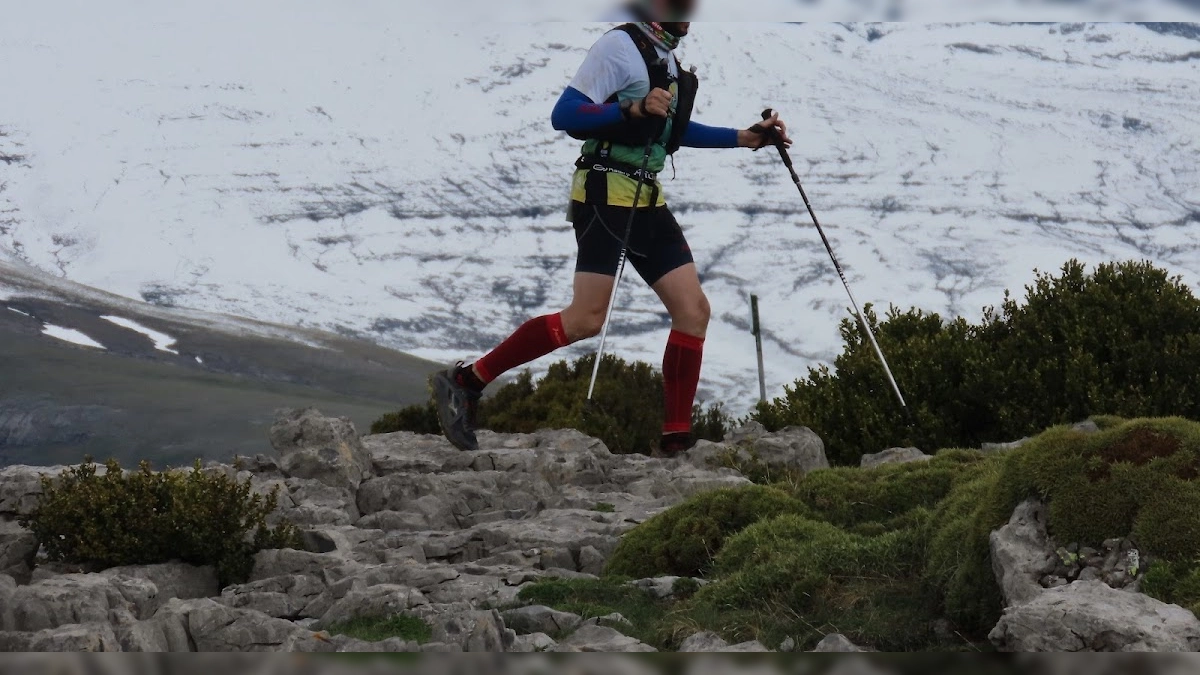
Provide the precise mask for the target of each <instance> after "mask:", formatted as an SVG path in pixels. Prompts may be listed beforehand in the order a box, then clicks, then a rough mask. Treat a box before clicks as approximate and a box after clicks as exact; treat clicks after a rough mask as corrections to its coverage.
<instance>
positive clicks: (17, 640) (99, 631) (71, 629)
mask: <svg viewBox="0 0 1200 675" xmlns="http://www.w3.org/2000/svg"><path fill="white" fill-rule="evenodd" d="M119 651H121V644H120V642H118V641H117V636H116V635H115V634H114V633H113V629H112V626H110V625H109V624H107V623H89V624H66V625H62V626H57V627H55V628H45V629H43V630H39V631H37V632H33V633H18V632H0V652H119Z"/></svg>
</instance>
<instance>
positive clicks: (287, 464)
mask: <svg viewBox="0 0 1200 675" xmlns="http://www.w3.org/2000/svg"><path fill="white" fill-rule="evenodd" d="M271 446H272V447H274V448H275V451H276V452H278V453H279V469H280V471H281V472H282V473H283V475H284V476H287V477H289V478H310V479H313V480H317V481H320V482H321V483H324V484H325V485H328V486H329V487H333V488H345V489H349V490H357V489H358V486H359V484H360V483H362V481H363V480H364V479H366V478H368V477H370V476H371V471H372V465H371V455H370V453H368V452H367V450H366V448H365V447H363V444H362V441H361V440H360V439H359V437H358V432H357V431H356V430H355V429H354V424H353V423H352V422H351V421H350V420H349V419H347V418H344V417H338V418H334V417H325V416H324V415H322V414H321V413H320V411H318V410H317V409H315V408H306V409H304V410H290V411H284V412H283V413H282V414H281V415H280V416H279V418H278V419H276V420H275V424H273V425H272V426H271Z"/></svg>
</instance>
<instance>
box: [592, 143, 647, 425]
mask: <svg viewBox="0 0 1200 675" xmlns="http://www.w3.org/2000/svg"><path fill="white" fill-rule="evenodd" d="M663 124H664V125H665V124H666V122H665V121H664V122H663ZM661 133H662V130H661V128H660V129H659V130H658V132H657V133H651V134H650V138H648V139H646V150H645V151H644V152H643V153H642V170H641V171H639V172H638V174H637V179H636V180H637V189H635V190H634V191H633V208H632V209H630V210H629V222H628V223H626V225H625V238H624V239H622V240H621V256H620V257H619V258H618V259H617V276H616V278H615V279H613V287H612V293H610V294H609V296H608V311H607V312H605V314H604V326H603V327H601V329H600V349H598V350H597V351H596V362H595V363H594V364H592V381H591V383H590V384H588V393H587V402H588V403H590V402H591V400H592V392H593V391H595V389H596V377H597V376H598V375H599V374H600V359H601V358H602V357H603V356H604V343H605V341H607V340H608V324H609V322H610V321H612V314H613V307H615V306H616V304H617V288H618V287H619V286H620V285H621V276H622V275H623V274H624V273H625V260H626V258H628V257H629V256H628V251H629V236H630V235H631V234H632V233H633V218H634V216H636V215H637V209H638V200H640V199H641V198H642V179H643V178H645V176H646V169H647V168H649V166H650V151H651V150H653V149H654V139H656V138H658V136H659V135H660V134H661Z"/></svg>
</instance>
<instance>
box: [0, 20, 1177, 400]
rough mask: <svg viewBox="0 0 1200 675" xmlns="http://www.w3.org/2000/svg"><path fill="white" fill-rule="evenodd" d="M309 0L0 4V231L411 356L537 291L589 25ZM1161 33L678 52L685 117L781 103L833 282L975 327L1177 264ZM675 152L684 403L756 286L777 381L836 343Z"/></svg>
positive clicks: (732, 343) (797, 206) (811, 259)
mask: <svg viewBox="0 0 1200 675" xmlns="http://www.w3.org/2000/svg"><path fill="white" fill-rule="evenodd" d="M327 4H328V5H329V6H328V7H327V8H324V9H322V8H321V7H314V6H306V7H307V9H308V11H305V12H297V11H290V10H288V9H287V6H288V4H287V3H283V2H262V3H253V4H247V5H243V6H235V5H233V4H231V3H227V2H215V3H206V5H205V11H203V12H201V11H198V10H186V9H180V8H176V7H174V6H163V3H157V4H150V3H142V2H137V1H136V0H115V1H114V2H109V3H103V7H94V6H92V5H90V4H85V3H78V5H77V6H74V7H73V9H72V11H70V12H63V11H61V8H57V9H48V8H47V6H46V5H43V4H40V3H25V4H23V5H21V6H20V7H19V8H15V9H12V10H9V11H8V12H7V14H8V15H7V16H6V17H5V30H4V32H3V38H2V39H0V64H2V66H0V92H4V93H5V95H4V97H3V99H2V101H0V247H6V248H8V249H9V250H10V251H12V252H14V253H15V254H16V255H18V256H20V257H21V258H23V259H24V260H26V261H28V262H30V263H32V264H34V265H36V266H38V267H40V268H42V269H45V270H50V271H53V272H55V273H58V274H61V275H64V276H66V277H68V278H70V279H71V280H73V281H77V282H80V283H84V284H87V285H91V286H95V287H97V288H101V289H104V290H106V291H111V292H115V293H118V294H122V295H125V296H128V297H131V298H140V299H146V300H148V301H150V302H154V303H158V304H162V305H175V306H181V307H189V308H197V309H202V310H208V311H219V312H227V313H233V314H239V315H244V316H249V317H254V318H258V319H263V320H266V321H271V322H276V323H284V324H292V325H300V326H311V327H318V328H323V329H330V330H335V331H340V332H343V333H348V334H357V335H363V336H367V337H369V338H371V339H373V340H376V341H378V342H380V343H382V344H385V345H388V346H390V347H395V348H398V349H401V350H404V351H407V352H409V353H413V354H416V355H420V356H423V357H428V358H433V359H438V360H450V359H455V358H463V357H470V356H476V355H478V354H479V353H480V352H481V351H482V350H485V349H487V348H489V347H491V346H492V345H493V344H494V343H495V342H496V341H497V340H499V339H501V338H503V337H504V336H505V335H507V333H508V332H509V331H510V330H511V329H513V328H514V327H515V326H517V325H519V324H520V322H521V321H522V320H524V319H525V318H527V317H528V316H530V315H534V314H537V313H542V312H548V311H555V310H557V309H559V308H561V307H562V306H563V305H564V304H565V303H566V302H567V301H568V300H569V290H570V283H569V280H570V273H571V270H572V265H573V256H574V240H573V237H572V234H571V231H570V229H569V226H568V225H567V223H566V222H565V221H564V218H563V214H564V207H565V200H566V191H567V179H568V175H569V167H570V165H571V162H572V161H573V159H574V157H575V156H576V153H577V151H578V146H577V144H576V143H575V142H574V141H571V140H569V139H567V138H566V137H565V136H562V135H560V134H557V133H555V132H554V131H553V130H552V129H551V128H550V125H549V112H550V109H551V107H552V105H553V103H554V101H555V100H556V98H557V96H558V94H559V92H560V91H561V90H562V88H563V86H564V85H565V83H566V82H567V81H568V80H569V78H570V76H571V74H572V73H573V72H574V69H575V68H576V67H577V66H578V64H579V62H580V60H581V59H582V58H583V56H584V54H585V53H586V50H587V48H588V46H590V44H591V42H592V41H593V40H594V39H595V38H596V37H597V36H598V35H599V34H600V33H601V32H603V31H604V30H606V29H607V27H608V26H606V25H600V24H565V23H554V24H537V25H531V24H457V25H449V24H425V23H413V22H411V21H406V19H405V16H404V10H403V9H402V8H400V7H396V6H394V5H395V3H392V4H380V3H364V4H362V6H361V8H360V9H358V10H348V9H345V8H342V7H337V8H335V7H334V6H333V5H332V4H330V3H327ZM1161 30H1162V29H1161V28H1160V29H1159V30H1158V31H1156V30H1152V29H1150V28H1147V27H1144V26H1137V25H1118V24H1106V25H1045V24H1042V25H992V24H968V25H929V26H923V25H904V24H887V25H850V26H842V25H835V24H820V25H817V24H806V25H763V24H748V23H739V24H697V25H695V26H694V27H693V34H692V36H690V37H689V38H688V39H687V41H686V47H685V48H684V49H682V50H681V52H682V55H683V58H684V63H685V65H695V66H696V67H697V69H698V74H699V75H700V77H701V93H700V99H699V102H698V111H697V118H698V119H699V120H701V121H703V122H706V123H709V124H725V125H738V126H746V125H749V124H750V123H751V122H753V121H754V120H755V119H756V118H757V117H758V113H759V111H760V110H761V109H762V108H763V107H766V106H768V105H769V106H773V107H776V108H778V109H780V110H781V111H782V112H783V113H784V114H785V118H786V119H788V120H789V121H790V123H791V126H792V129H793V136H794V137H795V138H796V140H797V144H796V148H795V149H794V150H793V153H792V154H793V156H794V157H796V158H797V161H798V164H799V168H800V172H801V177H802V179H803V180H804V181H805V187H806V189H807V190H808V192H809V195H810V197H811V199H812V200H813V202H814V206H815V207H816V209H817V212H818V214H819V215H820V216H821V218H822V223H823V224H824V225H825V226H826V228H827V230H828V231H829V234H830V236H831V238H832V239H833V243H834V246H835V249H836V250H837V252H838V255H839V257H840V258H841V260H842V262H843V264H844V266H845V267H846V268H847V271H848V273H849V275H850V276H851V283H852V285H853V287H854V290H855V293H856V295H858V296H859V300H860V301H863V302H872V303H876V304H878V305H883V306H886V305H887V304H888V303H895V304H898V305H901V306H905V307H907V306H910V305H916V306H920V307H923V308H926V309H929V310H935V311H939V312H944V313H949V314H963V315H967V316H977V315H978V313H979V310H980V308H981V307H982V306H983V305H985V304H990V303H994V302H997V301H998V300H999V299H1000V297H1001V292H1002V290H1003V289H1004V288H1005V287H1009V288H1014V289H1017V288H1019V287H1020V286H1021V285H1022V284H1023V283H1026V282H1027V281H1029V280H1030V279H1031V277H1032V270H1033V268H1035V267H1038V268H1042V269H1053V268H1056V267H1058V266H1059V265H1060V264H1061V263H1062V262H1063V261H1064V260H1066V259H1067V258H1070V257H1073V256H1074V257H1079V258H1082V259H1084V260H1087V261H1091V262H1100V261H1105V260H1112V259H1126V258H1149V259H1151V260H1154V261H1155V262H1157V263H1159V264H1161V265H1164V266H1166V267H1168V268H1170V269H1172V270H1174V271H1176V272H1179V273H1181V274H1183V275H1184V277H1185V278H1186V279H1187V280H1188V281H1190V282H1195V281H1197V279H1198V276H1197V275H1200V252H1198V251H1197V249H1196V247H1195V246H1193V245H1192V241H1193V240H1194V239H1195V238H1196V235H1197V234H1200V170H1198V169H1197V152H1198V150H1200V146H1198V145H1197V140H1196V139H1197V138H1198V137H1200V102H1198V100H1200V30H1196V28H1195V27H1194V26H1186V25H1184V26H1181V27H1176V28H1175V29H1173V31H1172V32H1171V33H1163V32H1161ZM676 165H677V168H678V177H677V178H676V179H675V180H673V181H672V180H668V181H667V182H666V190H667V196H668V200H669V201H670V203H671V204H672V205H673V206H674V207H675V208H676V210H677V212H678V214H679V216H680V220H681V222H683V223H684V225H685V228H686V229H687V231H688V236H689V238H690V240H691V243H692V248H693V250H694V251H695V252H696V254H697V258H698V262H699V264H700V267H701V270H702V273H703V277H704V281H705V284H706V288H707V290H708V293H709V295H710V298H711V300H712V304H713V307H714V319H715V320H714V323H713V326H712V329H711V333H710V338H709V342H708V348H707V360H706V366H705V372H704V377H703V382H702V396H705V397H708V398H721V399H723V400H726V401H728V402H730V403H731V404H732V405H731V407H732V408H733V409H734V411H735V412H741V411H743V410H744V409H745V408H746V407H747V406H748V405H749V404H750V403H751V402H752V400H753V398H754V396H756V394H757V386H756V384H755V361H754V355H753V338H752V337H751V336H750V334H749V332H748V325H749V310H748V296H749V294H751V293H757V294H759V295H760V296H761V298H762V300H761V304H762V309H763V312H764V324H765V330H766V335H765V339H766V362H767V366H768V378H769V381H768V393H769V394H772V395H774V394H778V393H780V392H781V391H782V385H784V384H786V383H789V382H791V381H792V380H794V379H795V378H796V377H797V376H800V375H802V374H803V372H804V367H805V366H807V365H810V364H813V363H815V362H818V361H822V360H828V359H829V358H831V357H832V355H833V354H834V353H836V351H837V348H838V344H837V333H836V322H837V320H838V319H840V318H841V317H843V316H845V314H846V306H847V302H846V301H845V298H844V292H843V290H842V288H841V285H840V283H839V282H838V281H837V279H836V276H835V275H834V273H833V270H832V268H831V266H830V264H829V261H828V259H827V258H826V256H825V253H824V250H823V249H822V247H821V245H820V241H819V239H818V238H817V236H816V233H815V232H814V231H813V230H812V228H811V225H810V224H809V221H808V218H807V215H806V214H805V212H804V210H803V204H802V203H801V202H800V201H799V197H798V195H797V194H796V192H795V189H794V187H793V186H792V185H791V183H790V180H789V179H788V177H787V174H786V172H785V171H784V170H783V167H782V166H781V165H780V164H779V161H778V157H777V156H776V155H774V154H772V153H770V152H759V153H750V152H748V151H745V150H721V151H698V150H686V149H685V150H684V151H682V152H681V153H680V154H679V156H678V157H677V160H676ZM670 173H671V172H670V170H669V169H668V171H667V176H668V179H669V177H670ZM0 284H2V282H0ZM0 293H2V291H0ZM619 303H620V305H619V309H618V311H617V313H616V316H615V322H616V325H615V326H614V339H613V340H612V342H611V344H612V346H613V349H614V350H615V352H616V353H618V354H619V355H622V356H625V357H632V358H639V359H644V360H648V361H651V362H657V361H658V360H659V359H660V358H661V350H662V344H663V342H664V340H665V338H666V328H667V326H668V321H667V319H666V317H665V316H664V314H663V313H662V312H661V311H660V310H659V308H658V304H657V301H656V299H655V298H654V296H653V294H652V293H651V292H650V291H649V290H648V289H646V288H645V287H644V285H642V284H641V282H640V280H636V278H635V277H634V278H633V283H629V284H627V285H626V286H625V290H624V291H623V292H622V293H621V295H620V297H619ZM590 349H594V344H592V343H584V344H582V345H578V346H576V347H574V348H573V350H572V352H571V353H573V354H582V353H586V352H587V351H588V350H590ZM559 356H562V355H559ZM547 362H548V361H543V362H542V363H540V364H538V365H539V366H544V365H545V363H547ZM881 385H882V380H881ZM901 386H903V383H901Z"/></svg>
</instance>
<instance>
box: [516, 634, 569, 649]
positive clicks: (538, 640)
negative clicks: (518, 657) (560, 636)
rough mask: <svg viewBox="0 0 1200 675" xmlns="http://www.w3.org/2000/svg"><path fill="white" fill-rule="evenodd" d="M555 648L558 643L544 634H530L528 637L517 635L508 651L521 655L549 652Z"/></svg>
mask: <svg viewBox="0 0 1200 675" xmlns="http://www.w3.org/2000/svg"><path fill="white" fill-rule="evenodd" d="M557 646H558V643H557V642H555V641H554V640H553V639H551V637H550V636H549V635H546V634H545V633H530V634H529V635H518V636H517V639H516V640H515V641H514V642H513V646H512V647H511V648H509V651H510V652H516V653H522V654H528V653H533V652H549V651H553V650H554V648H555V647H557Z"/></svg>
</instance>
